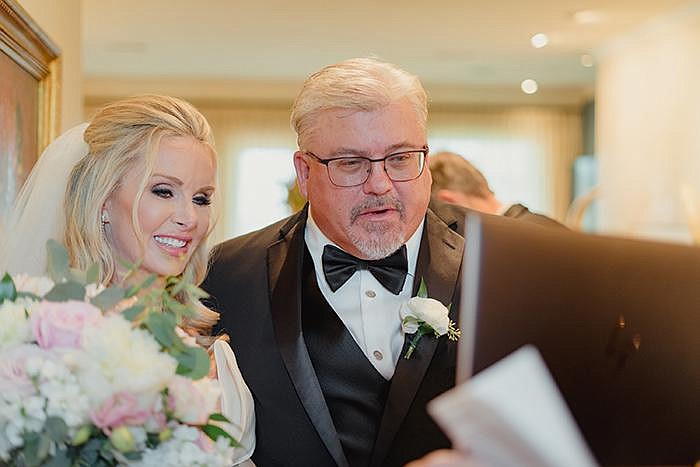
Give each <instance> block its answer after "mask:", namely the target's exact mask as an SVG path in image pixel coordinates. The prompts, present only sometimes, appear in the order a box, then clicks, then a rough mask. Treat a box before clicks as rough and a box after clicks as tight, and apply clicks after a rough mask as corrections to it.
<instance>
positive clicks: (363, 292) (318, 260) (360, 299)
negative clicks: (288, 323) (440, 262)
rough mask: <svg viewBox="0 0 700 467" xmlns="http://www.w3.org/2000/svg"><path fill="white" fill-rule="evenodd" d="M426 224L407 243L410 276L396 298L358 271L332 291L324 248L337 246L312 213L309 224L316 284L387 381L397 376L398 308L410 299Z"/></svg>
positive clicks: (308, 243) (307, 239) (401, 336)
mask: <svg viewBox="0 0 700 467" xmlns="http://www.w3.org/2000/svg"><path fill="white" fill-rule="evenodd" d="M424 223H425V220H423V222H421V224H420V225H419V226H418V229H416V231H415V232H414V234H413V235H412V236H411V238H410V239H409V240H408V241H407V242H406V253H407V256H408V275H407V276H406V281H405V282H404V285H403V289H402V290H401V293H399V294H398V295H394V294H392V293H391V292H389V291H388V290H386V289H385V288H384V287H383V286H382V285H381V284H380V283H379V281H377V279H375V278H374V276H373V275H372V273H371V272H369V271H367V270H364V269H363V270H359V271H356V272H355V274H353V275H352V277H350V279H348V281H347V282H346V283H345V284H343V285H342V287H340V288H339V289H338V290H336V291H335V292H333V291H331V288H330V286H329V285H328V283H327V282H326V277H325V276H324V274H323V264H322V255H323V247H325V246H326V245H333V246H335V247H338V245H336V244H335V243H333V242H332V241H330V240H329V239H328V237H326V236H325V235H324V234H323V232H321V229H319V227H318V225H317V224H316V222H315V221H314V219H313V217H312V216H311V210H309V218H308V220H307V222H306V230H305V232H304V240H305V242H306V246H307V248H308V249H309V252H310V253H311V258H312V259H313V262H314V269H315V271H316V281H317V282H318V287H319V289H321V293H322V294H323V297H324V298H325V299H326V300H327V301H328V303H329V304H330V306H331V308H333V310H335V312H336V314H337V315H338V317H340V319H341V321H342V322H343V324H344V325H345V327H346V328H347V329H348V331H350V334H351V335H352V337H353V339H355V342H357V345H358V346H359V347H360V349H362V351H363V352H364V354H365V356H367V359H368V360H369V361H370V362H371V363H372V365H374V367H375V368H376V369H377V371H378V372H379V373H380V374H381V375H382V376H383V377H384V378H385V379H387V380H390V379H391V377H392V376H393V375H394V369H395V368H396V364H397V362H398V361H399V356H400V353H401V348H402V347H403V342H404V334H403V331H402V330H401V318H400V317H399V308H401V304H402V303H404V302H406V301H407V300H408V299H409V298H411V292H412V291H413V280H414V277H415V271H416V261H417V259H418V250H419V249H420V242H421V238H422V236H423V224H424ZM338 248H340V247H338Z"/></svg>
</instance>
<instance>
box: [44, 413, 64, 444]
mask: <svg viewBox="0 0 700 467" xmlns="http://www.w3.org/2000/svg"><path fill="white" fill-rule="evenodd" d="M44 430H45V431H46V434H47V435H48V436H49V438H51V440H52V441H54V442H56V443H62V442H64V441H65V440H66V438H67V437H68V425H66V422H64V421H63V419H61V418H58V417H48V418H47V419H46V422H45V423H44Z"/></svg>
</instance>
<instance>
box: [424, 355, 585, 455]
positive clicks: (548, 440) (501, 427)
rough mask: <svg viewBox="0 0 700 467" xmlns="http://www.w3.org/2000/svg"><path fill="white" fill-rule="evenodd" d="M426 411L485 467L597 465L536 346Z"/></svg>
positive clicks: (441, 397)
mask: <svg viewBox="0 0 700 467" xmlns="http://www.w3.org/2000/svg"><path fill="white" fill-rule="evenodd" d="M428 411H429V412H430V414H431V415H432V416H433V417H434V418H435V419H436V420H437V422H438V423H439V425H440V426H441V428H442V429H443V430H444V431H445V433H447V435H448V436H449V437H450V438H451V439H452V442H453V443H454V444H455V446H456V447H461V448H464V449H466V450H468V451H469V452H470V453H471V455H472V456H473V458H474V460H476V461H477V462H479V463H481V464H483V465H487V466H490V467H513V466H523V467H561V466H567V467H595V466H597V465H598V464H597V463H596V461H595V460H594V458H593V455H592V454H591V452H590V450H589V449H588V447H587V446H586V443H585V441H584V440H583V437H582V436H581V434H580V432H579V430H578V427H577V426H576V423H575V421H574V419H573V417H572V416H571V413H570V412H569V409H568V407H567V406H566V403H565V402H564V400H563V398H562V396H561V394H560V393H559V390H558V389H557V386H556V384H555V383H554V381H553V380H552V377H551V375H550V374H549V371H548V370H547V367H546V365H545V363H544V362H543V360H542V357H541V356H540V354H539V352H538V351H537V349H535V348H534V347H532V346H526V347H523V348H521V349H520V350H517V351H516V352H513V353H512V354H510V355H509V356H508V357H506V358H504V359H503V360H501V361H499V362H497V363H495V364H494V365H492V366H491V367H489V368H487V369H485V370H484V371H482V372H481V373H479V374H477V375H476V376H474V377H473V378H472V379H470V380H469V381H467V382H465V383H464V384H461V385H459V386H457V387H456V388H454V389H452V390H450V391H448V392H446V393H445V394H443V395H441V396H439V397H438V398H436V399H435V400H433V401H432V402H430V404H429V405H428Z"/></svg>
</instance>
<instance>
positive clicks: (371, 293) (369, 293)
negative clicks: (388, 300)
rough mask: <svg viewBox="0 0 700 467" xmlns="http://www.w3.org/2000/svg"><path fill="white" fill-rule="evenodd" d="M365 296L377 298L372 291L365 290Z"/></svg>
mask: <svg viewBox="0 0 700 467" xmlns="http://www.w3.org/2000/svg"><path fill="white" fill-rule="evenodd" d="M365 295H367V296H368V297H369V298H374V297H376V296H377V293H376V292H375V291H374V290H367V291H365Z"/></svg>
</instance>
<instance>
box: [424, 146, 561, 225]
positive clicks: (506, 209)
mask: <svg viewBox="0 0 700 467" xmlns="http://www.w3.org/2000/svg"><path fill="white" fill-rule="evenodd" d="M430 173H431V175H432V177H433V185H432V188H431V190H432V196H433V200H435V201H439V202H442V203H449V204H455V205H458V206H463V207H465V208H468V209H473V210H475V211H480V212H484V213H486V214H494V215H502V216H505V217H512V218H513V219H519V220H523V221H527V222H533V223H535V224H539V225H542V226H545V227H560V228H561V227H564V226H563V225H562V224H560V223H559V222H557V221H555V220H554V219H552V218H550V217H547V216H545V215H542V214H538V213H535V212H532V211H530V210H529V209H528V208H527V207H525V206H523V205H522V204H511V205H505V204H503V203H502V202H500V201H499V200H498V199H497V198H496V195H495V194H494V193H493V190H491V187H490V186H489V183H488V182H487V181H486V177H484V175H483V174H482V173H481V171H479V169H477V168H476V167H474V165H472V163H471V162H469V161H468V160H466V159H465V158H464V157H462V156H460V155H459V154H457V153H454V152H449V151H442V152H438V153H436V154H433V155H431V157H430Z"/></svg>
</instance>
